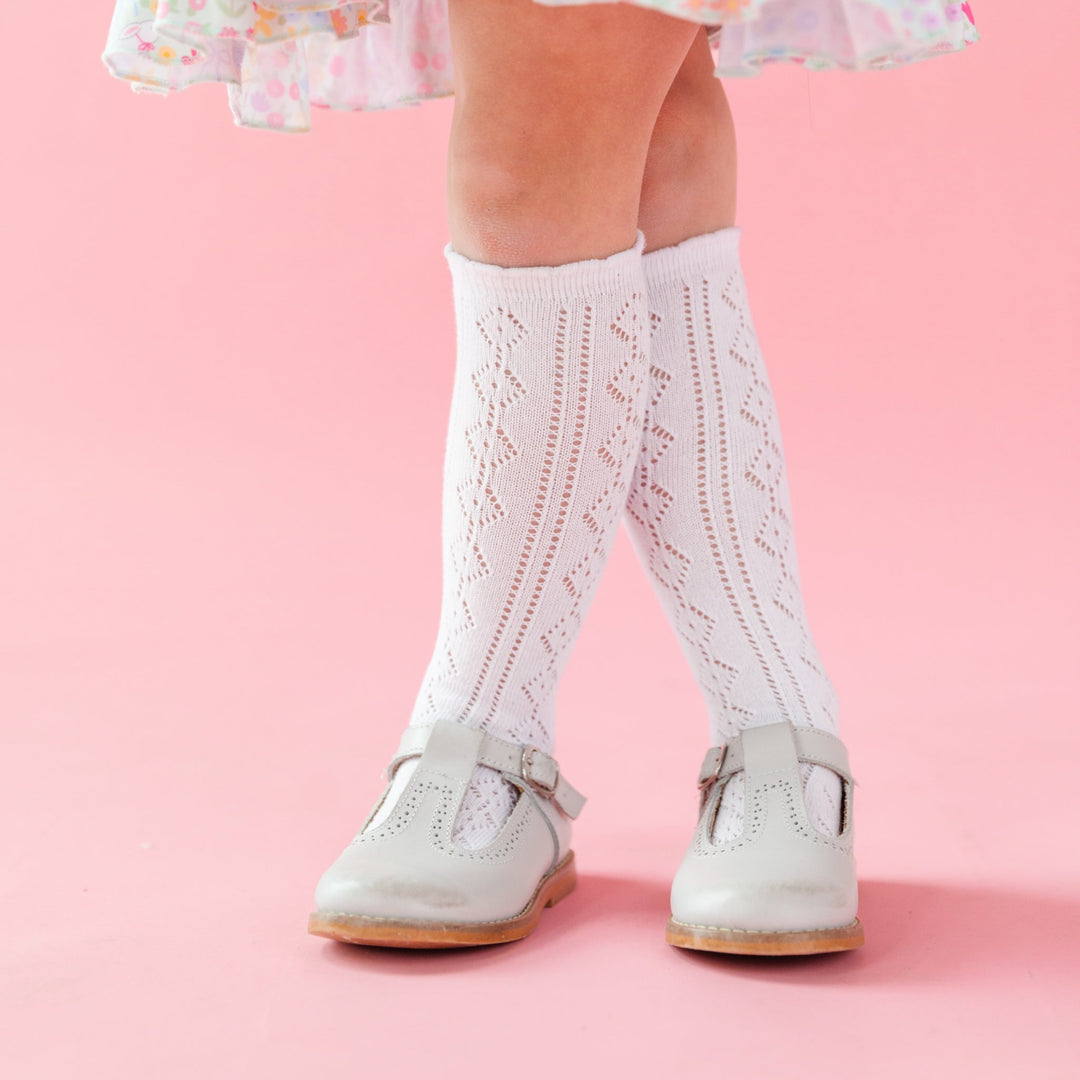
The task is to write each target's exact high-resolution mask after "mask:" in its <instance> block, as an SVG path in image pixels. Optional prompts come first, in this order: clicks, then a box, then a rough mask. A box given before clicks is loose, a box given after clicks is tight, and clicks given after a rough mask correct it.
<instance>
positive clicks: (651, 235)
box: [638, 27, 736, 251]
mask: <svg viewBox="0 0 1080 1080" xmlns="http://www.w3.org/2000/svg"><path fill="white" fill-rule="evenodd" d="M735 190H736V156H735V124H734V121H733V120H732V117H731V109H730V107H729V106H728V100H727V95H726V94H725V93H724V87H723V84H722V83H721V82H720V80H719V79H718V78H717V77H716V76H715V75H714V74H713V60H712V53H711V52H710V50H709V43H708V39H707V37H706V35H705V28H704V27H701V28H700V29H699V30H698V32H697V35H696V36H695V38H694V43H693V45H692V46H691V47H690V49H689V50H688V51H687V54H686V57H685V59H684V60H683V62H682V66H681V67H680V68H679V71H678V73H677V74H676V76H675V79H674V81H673V82H672V84H671V87H670V89H669V90H668V92H667V95H666V96H665V98H664V103H663V105H662V106H661V107H660V113H659V115H658V116H657V118H656V124H655V125H654V127H653V131H652V135H651V138H650V142H649V153H648V157H647V158H646V160H645V175H644V177H643V180H642V185H641V203H640V206H639V209H638V228H640V229H641V231H642V232H643V233H644V234H645V250H646V251H652V250H653V249H654V248H660V247H667V246H669V245H671V244H677V243H678V242H679V241H680V240H685V239H687V237H690V236H697V235H698V234H700V233H705V232H711V231H713V230H714V229H720V228H723V227H725V226H728V225H734V224H735Z"/></svg>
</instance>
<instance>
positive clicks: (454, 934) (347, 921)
mask: <svg viewBox="0 0 1080 1080" xmlns="http://www.w3.org/2000/svg"><path fill="white" fill-rule="evenodd" d="M575 885H577V868H576V866H575V865H574V853H573V852H572V851H571V852H568V853H567V855H566V857H565V858H564V859H563V860H562V861H561V862H560V863H559V864H558V865H557V866H556V867H555V869H554V870H552V871H551V873H549V874H548V875H547V876H546V877H545V878H543V880H542V881H541V882H540V884H539V885H538V886H537V887H536V892H535V893H533V897H532V900H530V901H529V906H528V907H527V908H525V910H524V911H523V912H522V913H521V914H520V915H515V916H514V917H513V918H512V919H499V920H497V921H494V922H483V923H453V922H434V921H426V920H419V919H416V920H408V919H380V918H375V917H373V916H371V915H345V914H335V913H333V912H325V911H316V912H313V913H312V915H311V916H310V918H309V919H308V933H309V934H316V935H317V936H319V937H326V938H332V939H333V940H334V941H344V942H347V943H348V944H350V945H385V946H389V947H392V948H397V949H457V948H462V947H464V946H468V945H499V944H502V943H503V942H505V941H517V940H518V939H519V938H523V937H526V936H528V935H529V934H531V933H532V932H533V930H535V929H536V924H537V923H538V922H539V921H540V913H541V912H542V911H543V910H544V908H549V907H554V906H555V905H556V904H557V903H558V902H559V901H560V900H562V899H563V897H565V896H568V895H569V894H570V893H571V892H573V891H574V886H575Z"/></svg>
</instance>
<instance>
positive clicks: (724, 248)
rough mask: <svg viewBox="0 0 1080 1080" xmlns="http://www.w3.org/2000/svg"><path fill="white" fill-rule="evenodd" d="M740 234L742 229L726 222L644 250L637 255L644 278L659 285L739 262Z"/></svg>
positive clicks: (722, 268) (700, 275) (700, 274)
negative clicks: (677, 241)
mask: <svg viewBox="0 0 1080 1080" xmlns="http://www.w3.org/2000/svg"><path fill="white" fill-rule="evenodd" d="M741 236H742V229H741V228H740V227H739V226H738V225H730V226H728V227H727V228H724V229H716V230H715V231H714V232H707V233H698V235H697V236H691V237H689V238H688V239H686V240H683V241H681V242H680V243H678V244H671V245H670V246H669V247H662V248H654V249H653V250H652V251H647V252H645V253H644V254H643V255H642V257H641V269H642V272H643V273H644V275H645V280H646V282H648V283H650V284H658V285H659V284H664V283H666V282H669V281H678V280H679V279H680V278H683V277H693V278H700V277H703V276H704V275H705V274H707V273H709V272H711V271H714V270H724V269H734V268H736V267H738V265H739V238H740V237H741Z"/></svg>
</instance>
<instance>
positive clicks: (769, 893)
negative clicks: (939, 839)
mask: <svg viewBox="0 0 1080 1080" xmlns="http://www.w3.org/2000/svg"><path fill="white" fill-rule="evenodd" d="M800 761H808V762H814V763H815V764H818V765H824V766H825V767H827V768H830V769H832V770H833V771H834V772H836V773H837V774H838V775H839V776H840V777H841V780H842V790H843V807H842V820H841V831H840V835H839V836H836V837H832V836H826V835H825V834H823V833H821V832H819V831H818V830H817V829H816V828H815V827H814V825H813V824H811V822H810V820H809V818H808V816H807V813H806V806H805V803H804V801H803V790H802V778H801V775H800V770H799V763H800ZM737 772H743V773H744V774H745V783H744V791H745V799H746V803H745V808H744V815H743V830H742V832H741V833H740V834H739V835H738V836H735V837H733V838H731V839H730V840H727V841H725V842H723V843H719V844H718V843H715V842H714V841H713V839H712V834H713V826H714V824H715V821H716V816H717V812H718V810H719V807H720V800H721V798H722V796H723V791H724V787H725V786H726V783H727V780H728V779H729V778H730V777H731V776H733V775H734V774H735V773H737ZM698 785H699V787H700V789H701V792H702V797H701V805H700V814H699V818H698V824H697V828H696V829H695V831H694V835H693V838H692V839H691V842H690V846H689V848H688V849H687V851H686V854H685V855H684V856H683V860H682V862H681V864H680V866H679V869H678V871H677V873H676V875H675V880H674V882H673V884H672V888H671V912H672V916H673V917H674V918H675V919H676V920H677V921H678V922H680V923H683V924H685V925H688V926H699V927H714V928H716V927H720V928H727V929H733V930H739V929H742V930H764V931H772V930H814V929H828V928H834V927H840V926H847V925H848V924H850V923H851V922H852V921H853V920H854V919H855V916H856V911H857V908H858V889H857V883H856V878H855V859H854V849H853V840H854V827H853V822H852V794H853V788H854V779H853V777H852V776H851V773H850V770H849V766H848V758H847V751H846V749H845V747H844V744H843V743H842V742H841V741H840V740H839V739H838V738H837V737H836V736H835V735H830V734H828V733H827V732H824V731H819V730H817V729H814V728H796V727H794V726H793V725H792V724H790V723H789V722H787V721H782V722H780V723H776V724H766V725H763V726H760V727H753V728H747V729H746V730H745V731H743V732H741V733H740V734H739V735H738V736H736V738H735V739H733V740H732V741H731V743H729V744H728V745H727V746H726V747H712V748H710V750H709V751H708V752H707V753H706V755H705V760H704V761H703V762H702V767H701V772H700V774H699V778H698Z"/></svg>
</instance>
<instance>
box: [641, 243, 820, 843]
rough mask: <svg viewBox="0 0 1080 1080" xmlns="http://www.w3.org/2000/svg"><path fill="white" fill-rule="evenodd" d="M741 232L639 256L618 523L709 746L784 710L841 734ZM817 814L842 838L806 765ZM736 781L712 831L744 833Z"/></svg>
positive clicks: (786, 715) (815, 769)
mask: <svg viewBox="0 0 1080 1080" xmlns="http://www.w3.org/2000/svg"><path fill="white" fill-rule="evenodd" d="M740 235H741V230H740V229H739V228H738V227H731V228H726V229H720V230H718V231H716V232H710V233H702V234H699V235H697V236H693V237H691V238H690V239H688V240H685V241H683V242H682V243H680V244H675V245H672V246H670V247H665V248H657V249H655V250H653V251H649V252H647V253H645V254H644V255H643V258H642V267H643V270H644V274H645V280H646V286H647V289H648V303H649V319H650V327H651V342H650V393H649V401H648V404H647V407H646V417H645V425H644V430H643V437H642V448H641V454H640V456H639V458H638V460H637V463H636V465H635V470H634V476H633V480H632V483H631V488H630V493H629V496H628V499H627V506H626V525H627V530H628V532H629V534H630V538H631V541H632V543H633V546H634V548H635V550H636V552H637V555H638V558H639V559H640V560H641V562H642V563H643V565H644V566H645V567H646V569H647V572H648V575H649V578H650V580H651V582H652V584H653V587H654V589H655V591H656V593H657V594H658V596H659V598H660V602H661V605H662V606H663V608H664V611H665V613H666V615H667V617H668V619H669V620H670V622H671V623H672V625H673V626H674V628H675V630H676V632H677V634H678V638H679V643H680V646H681V647H682V650H683V653H684V655H685V656H686V657H687V659H688V661H689V662H690V665H691V667H692V669H693V671H694V675H695V678H696V679H697V682H698V684H699V686H700V687H701V690H702V693H703V694H704V696H705V699H706V703H707V706H708V713H709V726H710V737H711V739H712V743H713V745H716V744H718V743H721V742H725V741H727V740H729V739H730V738H731V737H732V736H733V735H735V734H737V733H738V732H739V731H740V730H742V729H744V728H747V727H752V726H755V725H759V724H768V723H774V722H776V721H779V720H784V719H789V720H791V721H792V723H794V724H796V725H808V726H811V727H817V728H822V729H824V730H826V731H829V732H831V733H833V734H836V733H837V699H836V693H835V690H834V687H833V685H832V683H831V681H830V679H829V677H828V674H827V672H826V671H825V667H824V665H823V663H822V661H821V658H820V656H819V655H818V652H817V649H816V648H815V645H814V641H813V638H812V637H811V635H810V631H809V628H808V626H807V618H806V612H805V610H804V607H803V600H802V594H801V591H800V585H799V575H798V565H797V559H796V552H795V543H794V537H793V534H792V513H791V500H790V494H789V491H788V484H787V475H786V471H785V467H784V453H783V445H782V443H781V438H780V427H779V422H778V418H777V412H776V407H775V404H774V401H773V395H772V390H771V387H770V383H769V378H768V375H767V373H766V369H765V365H764V362H763V360H762V355H761V350H760V348H759V345H758V340H757V336H756V334H755V331H754V325H753V322H752V320H751V316H750V309H749V306H748V302H747V295H746V284H745V280H744V278H743V273H742V268H741V264H740V260H739V249H738V243H739V237H740ZM802 769H803V785H804V791H805V794H806V801H807V808H808V811H809V813H810V817H811V820H812V821H813V822H814V824H815V825H816V826H817V827H818V828H819V829H821V830H822V831H823V832H825V833H827V834H830V835H836V833H837V831H838V824H839V811H840V780H839V778H838V777H837V775H836V774H835V773H834V772H832V771H831V770H829V769H826V768H823V767H821V766H818V765H806V764H804V765H803V766H802ZM742 814H743V785H742V776H741V774H736V775H735V776H734V777H733V778H732V779H731V780H730V781H729V783H728V785H727V787H726V789H725V792H724V795H723V798H722V801H721V806H720V811H719V815H718V818H717V822H716V827H715V833H714V835H715V836H716V838H717V839H718V840H724V839H727V838H730V837H733V836H735V835H737V834H738V833H739V831H740V830H741V827H742Z"/></svg>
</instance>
